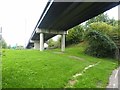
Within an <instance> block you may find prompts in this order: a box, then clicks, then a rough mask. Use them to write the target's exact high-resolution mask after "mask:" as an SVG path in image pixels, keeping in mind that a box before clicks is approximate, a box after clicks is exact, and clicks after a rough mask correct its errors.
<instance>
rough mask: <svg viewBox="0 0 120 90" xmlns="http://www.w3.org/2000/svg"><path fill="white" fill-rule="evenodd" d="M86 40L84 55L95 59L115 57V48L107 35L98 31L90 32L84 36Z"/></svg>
mask: <svg viewBox="0 0 120 90" xmlns="http://www.w3.org/2000/svg"><path fill="white" fill-rule="evenodd" d="M86 40H87V41H88V47H87V48H86V50H85V53H86V54H89V55H91V56H96V57H110V58H114V57H115V52H116V50H117V46H116V44H115V43H114V42H113V41H112V40H111V39H110V38H109V37H108V36H107V35H105V34H103V33H100V32H99V31H90V32H89V33H88V34H87V35H86Z"/></svg>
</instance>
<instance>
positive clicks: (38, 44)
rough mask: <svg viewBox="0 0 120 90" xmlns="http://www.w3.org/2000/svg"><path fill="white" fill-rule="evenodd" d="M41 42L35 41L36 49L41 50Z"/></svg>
mask: <svg viewBox="0 0 120 90" xmlns="http://www.w3.org/2000/svg"><path fill="white" fill-rule="evenodd" d="M39 48H40V42H34V49H36V50H39Z"/></svg>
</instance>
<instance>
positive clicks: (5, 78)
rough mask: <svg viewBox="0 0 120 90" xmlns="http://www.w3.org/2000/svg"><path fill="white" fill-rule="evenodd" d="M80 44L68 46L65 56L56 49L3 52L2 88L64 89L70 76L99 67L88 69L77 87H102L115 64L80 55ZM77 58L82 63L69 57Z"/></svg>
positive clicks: (81, 51)
mask: <svg viewBox="0 0 120 90" xmlns="http://www.w3.org/2000/svg"><path fill="white" fill-rule="evenodd" d="M83 50H84V48H83V47H82V46H80V45H78V46H74V47H69V48H67V49H66V51H65V53H57V52H58V50H46V51H44V52H40V51H37V50H3V59H2V87H3V88H64V87H65V86H66V85H67V83H68V82H69V80H70V79H72V76H73V75H75V74H76V73H78V72H82V70H83V69H84V68H85V67H87V66H88V65H91V64H95V63H97V62H100V64H98V65H96V66H94V67H92V68H90V69H88V70H87V71H86V72H85V73H83V75H82V76H79V77H77V80H78V82H77V83H76V84H74V85H73V86H72V87H76V88H90V87H92V88H96V87H100V88H102V87H103V88H105V87H106V85H107V83H108V79H109V76H110V74H111V72H112V70H113V69H115V68H116V67H117V64H118V62H117V61H116V60H112V59H100V58H99V59H98V58H94V57H91V56H88V55H85V54H84V53H83ZM70 56H77V57H79V58H80V59H81V60H78V59H76V58H71V57H70Z"/></svg>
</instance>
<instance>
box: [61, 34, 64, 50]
mask: <svg viewBox="0 0 120 90" xmlns="http://www.w3.org/2000/svg"><path fill="white" fill-rule="evenodd" d="M61 51H62V52H64V51H65V34H62V36H61Z"/></svg>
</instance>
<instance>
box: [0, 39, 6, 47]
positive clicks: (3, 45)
mask: <svg viewBox="0 0 120 90" xmlns="http://www.w3.org/2000/svg"><path fill="white" fill-rule="evenodd" d="M1 44H2V48H4V49H5V48H7V43H6V42H5V40H4V39H3V38H2V39H1Z"/></svg>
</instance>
